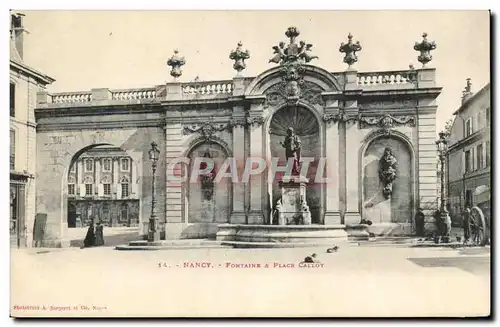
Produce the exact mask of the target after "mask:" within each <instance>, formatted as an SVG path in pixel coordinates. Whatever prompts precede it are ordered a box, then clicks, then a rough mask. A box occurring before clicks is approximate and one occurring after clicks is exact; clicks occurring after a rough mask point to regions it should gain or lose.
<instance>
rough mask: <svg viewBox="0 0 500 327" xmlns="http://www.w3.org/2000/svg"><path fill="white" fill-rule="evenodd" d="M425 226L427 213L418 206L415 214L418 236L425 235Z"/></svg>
mask: <svg viewBox="0 0 500 327" xmlns="http://www.w3.org/2000/svg"><path fill="white" fill-rule="evenodd" d="M424 226H425V214H424V212H423V211H422V208H418V210H417V213H416V214H415V227H416V229H417V236H419V237H423V236H424Z"/></svg>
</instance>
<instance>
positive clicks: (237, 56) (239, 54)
mask: <svg viewBox="0 0 500 327" xmlns="http://www.w3.org/2000/svg"><path fill="white" fill-rule="evenodd" d="M242 47H243V43H241V41H240V42H238V46H237V47H236V49H235V50H232V51H231V53H230V54H229V59H231V60H234V65H233V68H234V69H235V70H236V71H237V72H238V75H240V74H241V71H242V70H243V69H245V68H246V67H247V65H246V64H245V59H249V58H250V52H249V51H248V50H243V48H242Z"/></svg>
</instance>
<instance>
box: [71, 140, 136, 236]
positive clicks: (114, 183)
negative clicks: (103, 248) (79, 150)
mask: <svg viewBox="0 0 500 327" xmlns="http://www.w3.org/2000/svg"><path fill="white" fill-rule="evenodd" d="M136 181H137V177H136V176H134V174H133V170H132V158H130V157H129V156H128V155H127V153H126V152H124V151H122V150H121V149H120V148H114V147H109V146H108V147H96V148H92V149H89V150H88V151H86V152H85V153H83V154H82V155H81V156H80V157H79V158H78V159H77V161H76V162H75V163H73V164H72V165H71V168H70V171H69V176H68V185H67V188H68V214H67V217H68V219H67V224H68V228H74V227H83V226H88V225H89V224H90V222H91V221H94V222H95V223H97V222H98V221H99V222H101V223H102V224H103V225H105V226H109V227H117V226H128V227H131V226H138V224H139V197H138V195H137V182H136Z"/></svg>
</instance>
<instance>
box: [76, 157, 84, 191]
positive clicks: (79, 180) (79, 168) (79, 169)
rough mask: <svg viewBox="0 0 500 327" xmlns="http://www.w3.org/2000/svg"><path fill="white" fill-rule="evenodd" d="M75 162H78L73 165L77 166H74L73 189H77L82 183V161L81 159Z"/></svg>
mask: <svg viewBox="0 0 500 327" xmlns="http://www.w3.org/2000/svg"><path fill="white" fill-rule="evenodd" d="M77 160H78V161H77V162H76V163H75V165H77V166H76V171H77V177H76V186H75V187H79V186H78V185H80V184H82V183H83V160H82V159H81V158H78V159H77ZM80 195H81V194H80Z"/></svg>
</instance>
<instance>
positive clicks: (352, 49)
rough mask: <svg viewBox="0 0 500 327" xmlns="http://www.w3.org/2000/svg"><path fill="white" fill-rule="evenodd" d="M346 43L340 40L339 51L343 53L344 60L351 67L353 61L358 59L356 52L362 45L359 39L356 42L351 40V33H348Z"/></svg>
mask: <svg viewBox="0 0 500 327" xmlns="http://www.w3.org/2000/svg"><path fill="white" fill-rule="evenodd" d="M347 39H348V41H347V43H344V42H342V43H341V44H340V48H339V51H340V52H342V53H345V57H344V62H345V63H346V64H348V65H349V67H351V66H352V65H353V64H354V63H355V62H357V61H358V56H356V52H358V51H361V49H362V47H361V44H360V43H359V41H356V43H354V42H352V35H351V33H349V35H348V36H347Z"/></svg>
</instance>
